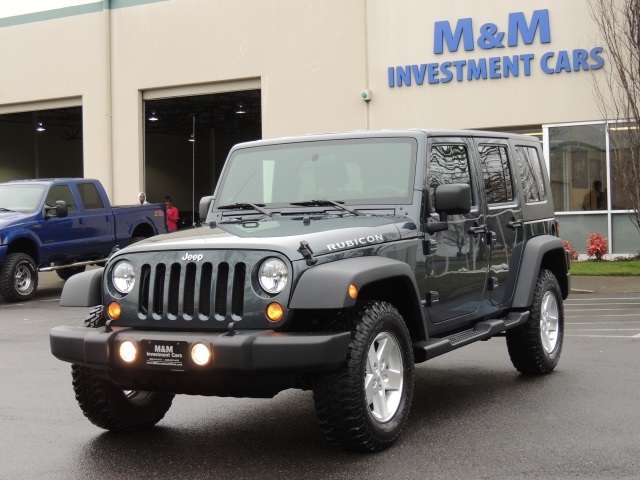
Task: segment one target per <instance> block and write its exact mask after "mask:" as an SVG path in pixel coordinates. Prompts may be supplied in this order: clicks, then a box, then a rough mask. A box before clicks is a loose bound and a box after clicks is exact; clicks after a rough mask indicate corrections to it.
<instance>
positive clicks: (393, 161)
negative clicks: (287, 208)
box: [216, 138, 416, 205]
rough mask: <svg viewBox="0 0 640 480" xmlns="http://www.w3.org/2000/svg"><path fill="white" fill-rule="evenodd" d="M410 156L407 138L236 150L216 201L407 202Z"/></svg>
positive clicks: (413, 152)
mask: <svg viewBox="0 0 640 480" xmlns="http://www.w3.org/2000/svg"><path fill="white" fill-rule="evenodd" d="M415 158H416V140H415V139H413V138H383V139H374V138H367V139H350V140H335V141H309V142H302V143H293V144H285V145H271V146H264V147H255V148H247V149H242V150H238V151H236V152H235V153H234V154H233V155H232V156H231V158H230V159H229V165H228V166H227V168H226V170H225V174H224V177H223V181H222V185H221V189H220V192H219V194H218V195H217V197H218V198H217V199H216V204H217V205H230V204H237V203H253V204H260V205H266V204H283V205H290V204H291V203H294V202H307V201H309V200H333V201H341V202H345V203H347V204H367V203H369V204H375V203H378V204H379V203H410V201H411V200H410V197H411V192H412V187H413V175H414V171H415Z"/></svg>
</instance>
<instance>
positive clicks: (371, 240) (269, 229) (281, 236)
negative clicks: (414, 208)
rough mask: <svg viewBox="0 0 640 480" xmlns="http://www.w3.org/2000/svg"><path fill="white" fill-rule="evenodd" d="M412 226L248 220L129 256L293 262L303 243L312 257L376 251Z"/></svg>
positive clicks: (184, 234)
mask: <svg viewBox="0 0 640 480" xmlns="http://www.w3.org/2000/svg"><path fill="white" fill-rule="evenodd" d="M416 230H417V229H416V225H415V224H414V223H412V222H408V221H407V219H406V218H401V217H392V216H384V217H381V216H347V217H332V216H308V217H302V216H296V217H275V218H272V219H268V220H262V221H253V220H246V221H243V222H238V223H222V224H217V225H216V226H215V227H213V228H212V227H209V226H203V227H198V228H192V229H187V230H181V231H178V232H176V233H169V234H166V235H158V236H155V237H152V238H149V239H147V240H145V241H143V242H139V243H136V244H135V245H133V246H131V247H128V248H127V251H128V252H134V251H141V252H142V251H149V250H158V249H162V250H200V249H224V250H232V249H250V250H271V251H278V252H281V253H283V254H284V255H286V256H287V257H289V258H290V259H291V260H295V259H300V258H303V257H302V255H301V254H300V252H298V249H299V248H300V242H302V241H305V242H307V243H308V244H309V246H310V247H311V250H312V251H313V254H314V255H316V256H319V255H324V254H328V253H337V252H340V251H344V250H351V249H354V248H361V247H366V246H375V245H376V244H382V243H386V242H391V241H394V240H399V239H401V238H404V237H407V236H410V235H412V234H413V235H415V234H416Z"/></svg>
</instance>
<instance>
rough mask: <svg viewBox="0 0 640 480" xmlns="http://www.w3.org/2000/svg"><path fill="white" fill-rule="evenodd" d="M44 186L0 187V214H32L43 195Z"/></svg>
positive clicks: (9, 185) (10, 185)
mask: <svg viewBox="0 0 640 480" xmlns="http://www.w3.org/2000/svg"><path fill="white" fill-rule="evenodd" d="M44 189H45V186H44V185H28V184H25V185H15V184H13V185H12V184H4V185H0V212H5V211H10V212H32V211H33V210H35V209H36V208H38V204H39V203H40V200H41V199H42V194H43V193H44Z"/></svg>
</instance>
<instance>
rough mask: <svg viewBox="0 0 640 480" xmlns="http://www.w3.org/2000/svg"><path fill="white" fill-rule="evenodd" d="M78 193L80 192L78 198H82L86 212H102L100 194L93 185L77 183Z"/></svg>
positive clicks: (102, 205) (102, 204)
mask: <svg viewBox="0 0 640 480" xmlns="http://www.w3.org/2000/svg"><path fill="white" fill-rule="evenodd" d="M78 191H79V192H80V198H82V204H83V205H84V208H85V209H86V210H103V209H104V203H102V198H100V193H98V189H97V188H96V186H95V185H94V184H93V183H79V184H78Z"/></svg>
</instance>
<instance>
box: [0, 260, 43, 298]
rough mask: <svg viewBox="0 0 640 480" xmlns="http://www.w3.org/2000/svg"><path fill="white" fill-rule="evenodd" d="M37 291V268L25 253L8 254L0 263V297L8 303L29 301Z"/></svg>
mask: <svg viewBox="0 0 640 480" xmlns="http://www.w3.org/2000/svg"><path fill="white" fill-rule="evenodd" d="M37 289H38V267H37V265H36V262H35V261H34V260H33V258H31V257H30V256H29V255H27V254H25V253H10V254H9V255H7V256H6V257H5V258H4V260H3V261H2V262H1V263H0V295H2V296H3V297H4V298H5V299H6V300H7V301H8V302H26V301H28V300H31V299H32V298H33V296H34V295H35V294H36V290H37Z"/></svg>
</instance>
